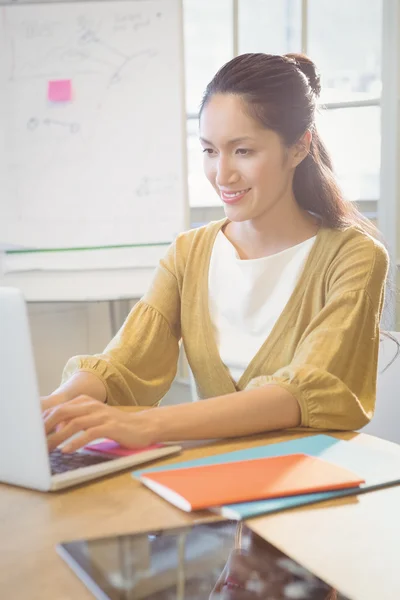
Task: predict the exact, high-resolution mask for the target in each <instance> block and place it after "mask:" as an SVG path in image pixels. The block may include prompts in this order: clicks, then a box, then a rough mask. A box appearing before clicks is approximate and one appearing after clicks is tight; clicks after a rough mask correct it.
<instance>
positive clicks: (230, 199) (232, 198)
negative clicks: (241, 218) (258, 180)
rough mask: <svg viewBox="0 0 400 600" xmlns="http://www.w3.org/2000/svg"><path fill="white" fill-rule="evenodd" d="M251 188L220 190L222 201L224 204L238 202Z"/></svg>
mask: <svg viewBox="0 0 400 600" xmlns="http://www.w3.org/2000/svg"><path fill="white" fill-rule="evenodd" d="M250 190H251V188H248V189H247V190H238V191H237V192H225V191H222V190H220V194H221V198H222V201H223V202H225V203H226V204H235V203H236V202H239V200H241V199H242V198H243V197H244V196H245V195H246V194H247V192H249V191H250Z"/></svg>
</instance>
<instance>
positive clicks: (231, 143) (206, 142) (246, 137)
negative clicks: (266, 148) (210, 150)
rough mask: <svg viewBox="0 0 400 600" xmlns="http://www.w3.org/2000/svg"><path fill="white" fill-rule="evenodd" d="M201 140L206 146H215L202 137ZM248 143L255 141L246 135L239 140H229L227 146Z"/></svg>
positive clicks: (238, 138)
mask: <svg viewBox="0 0 400 600" xmlns="http://www.w3.org/2000/svg"><path fill="white" fill-rule="evenodd" d="M199 139H200V141H201V142H203V143H204V144H210V145H211V146H213V145H214V144H213V143H212V142H210V141H209V140H206V139H205V138H203V137H200V138H199ZM246 141H253V139H252V138H251V137H249V136H248V135H244V136H242V137H237V138H233V139H232V140H228V141H227V143H226V144H227V146H233V145H234V144H239V143H240V142H246Z"/></svg>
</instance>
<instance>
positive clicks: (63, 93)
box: [47, 79, 72, 102]
mask: <svg viewBox="0 0 400 600" xmlns="http://www.w3.org/2000/svg"><path fill="white" fill-rule="evenodd" d="M47 98H48V100H49V101H50V102H71V100H72V83H71V80H70V79H57V80H55V81H49V83H48V89H47Z"/></svg>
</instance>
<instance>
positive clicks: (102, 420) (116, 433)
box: [44, 396, 157, 452]
mask: <svg viewBox="0 0 400 600" xmlns="http://www.w3.org/2000/svg"><path fill="white" fill-rule="evenodd" d="M145 412H146V413H147V412H149V411H143V412H138V413H127V412H124V411H122V410H119V409H118V408H114V407H113V406H108V405H106V404H103V403H102V402H99V401H98V400H95V399H93V398H90V396H78V397H77V398H74V399H73V400H70V401H69V402H66V403H65V404H60V405H59V406H56V407H54V408H50V409H48V410H46V411H45V413H44V422H45V429H46V434H47V441H48V447H49V451H51V450H54V449H55V448H56V447H57V446H59V445H60V444H61V443H63V442H64V441H65V440H67V439H68V438H70V437H71V436H73V435H75V434H78V433H79V432H81V433H80V435H77V436H76V437H75V438H74V439H73V440H71V441H70V442H68V443H67V444H66V445H65V446H63V448H62V450H63V452H74V451H75V450H78V449H79V448H81V447H82V446H85V445H86V444H88V443H89V442H92V441H93V440H95V439H97V438H103V437H105V438H110V439H112V440H114V441H116V442H118V443H119V444H121V446H124V447H126V448H143V447H146V446H149V445H151V444H154V443H155V442H156V441H157V440H156V439H154V432H152V431H151V427H149V423H148V419H147V416H148V415H147V416H146V417H145V414H144V413H145Z"/></svg>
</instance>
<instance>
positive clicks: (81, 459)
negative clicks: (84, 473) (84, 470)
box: [49, 448, 114, 475]
mask: <svg viewBox="0 0 400 600" xmlns="http://www.w3.org/2000/svg"><path fill="white" fill-rule="evenodd" d="M49 457H50V469H51V474H52V475H57V474H59V473H66V472H67V471H73V470H75V469H79V468H80V467H88V466H90V465H98V464H99V463H103V462H106V461H109V460H114V459H113V458H112V457H109V456H95V455H93V454H82V453H81V452H72V453H71V454H63V452H61V450H60V449H59V448H57V449H56V450H53V451H52V452H50V454H49Z"/></svg>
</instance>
